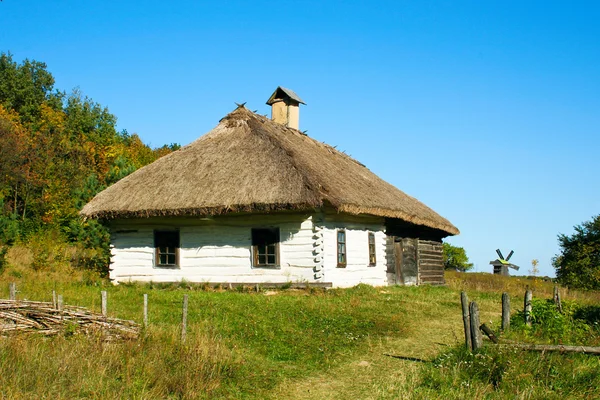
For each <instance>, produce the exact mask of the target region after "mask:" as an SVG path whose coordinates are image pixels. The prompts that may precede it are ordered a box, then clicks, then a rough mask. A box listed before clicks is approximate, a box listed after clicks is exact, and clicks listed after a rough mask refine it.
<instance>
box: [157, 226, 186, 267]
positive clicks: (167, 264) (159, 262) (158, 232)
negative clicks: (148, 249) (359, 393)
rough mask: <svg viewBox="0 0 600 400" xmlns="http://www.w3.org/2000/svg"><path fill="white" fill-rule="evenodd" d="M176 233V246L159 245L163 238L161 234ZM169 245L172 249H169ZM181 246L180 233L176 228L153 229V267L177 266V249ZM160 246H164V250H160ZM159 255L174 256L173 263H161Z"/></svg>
mask: <svg viewBox="0 0 600 400" xmlns="http://www.w3.org/2000/svg"><path fill="white" fill-rule="evenodd" d="M174 234H177V246H159V243H158V242H160V241H162V240H165V239H164V237H161V235H165V236H166V235H174ZM171 247H172V248H173V251H170V249H171ZM180 247H181V235H180V233H179V231H178V230H166V229H155V230H154V267H155V268H171V269H176V268H179V253H180V251H179V249H180ZM162 248H166V251H162V250H161V249H162ZM161 256H166V257H167V259H168V257H169V256H174V257H175V263H174V264H171V263H161Z"/></svg>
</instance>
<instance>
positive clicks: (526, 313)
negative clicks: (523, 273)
mask: <svg viewBox="0 0 600 400" xmlns="http://www.w3.org/2000/svg"><path fill="white" fill-rule="evenodd" d="M532 298H533V294H532V293H531V290H529V289H527V290H526V291H525V302H524V306H523V315H524V316H525V324H526V325H527V326H531V300H532Z"/></svg>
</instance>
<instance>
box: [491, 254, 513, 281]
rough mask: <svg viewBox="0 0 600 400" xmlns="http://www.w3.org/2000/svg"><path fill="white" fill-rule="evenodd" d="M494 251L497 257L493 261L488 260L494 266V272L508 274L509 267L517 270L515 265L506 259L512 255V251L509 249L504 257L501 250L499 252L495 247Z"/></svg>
mask: <svg viewBox="0 0 600 400" xmlns="http://www.w3.org/2000/svg"><path fill="white" fill-rule="evenodd" d="M496 253H498V257H499V258H497V259H495V260H494V261H490V264H491V265H493V266H494V274H498V275H504V276H509V275H510V274H509V273H508V269H509V268H512V269H514V270H516V271H518V270H519V267H518V266H517V265H515V264H512V263H509V262H508V260H510V258H511V257H512V255H513V254H514V253H515V252H514V251H512V250H511V251H510V253H509V254H508V257H506V259H505V258H504V256H503V255H502V252H500V249H496Z"/></svg>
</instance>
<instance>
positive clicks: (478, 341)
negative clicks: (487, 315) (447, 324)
mask: <svg viewBox="0 0 600 400" xmlns="http://www.w3.org/2000/svg"><path fill="white" fill-rule="evenodd" d="M469 314H470V316H471V342H472V344H473V352H476V351H478V350H479V349H480V348H481V346H482V345H483V338H482V337H481V331H479V307H478V306H477V303H475V302H474V301H472V302H471V304H470V305H469Z"/></svg>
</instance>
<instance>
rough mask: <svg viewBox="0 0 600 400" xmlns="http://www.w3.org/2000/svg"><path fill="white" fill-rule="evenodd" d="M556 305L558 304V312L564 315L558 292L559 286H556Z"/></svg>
mask: <svg viewBox="0 0 600 400" xmlns="http://www.w3.org/2000/svg"><path fill="white" fill-rule="evenodd" d="M554 304H556V308H557V309H558V312H559V313H561V314H562V302H561V301H560V291H559V290H558V286H554Z"/></svg>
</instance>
